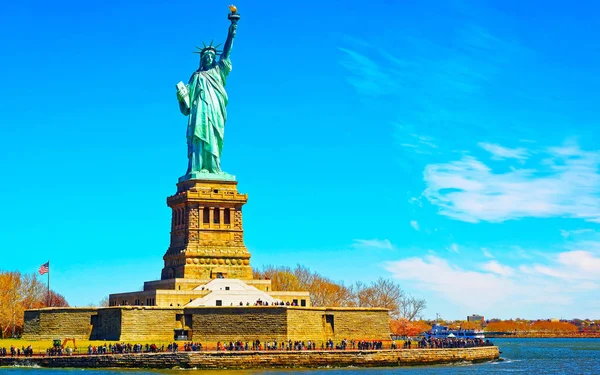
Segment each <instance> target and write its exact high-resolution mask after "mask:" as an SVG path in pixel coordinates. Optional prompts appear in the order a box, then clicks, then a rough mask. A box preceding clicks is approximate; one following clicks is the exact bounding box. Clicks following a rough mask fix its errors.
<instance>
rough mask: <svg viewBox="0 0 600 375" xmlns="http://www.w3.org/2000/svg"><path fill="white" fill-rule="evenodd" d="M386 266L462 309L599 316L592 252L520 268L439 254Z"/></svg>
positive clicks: (598, 260) (598, 271) (599, 272)
mask: <svg viewBox="0 0 600 375" xmlns="http://www.w3.org/2000/svg"><path fill="white" fill-rule="evenodd" d="M386 269H387V270H388V271H389V272H391V273H392V275H393V277H394V278H396V279H398V280H402V281H404V282H406V283H414V284H415V286H416V288H419V290H420V291H421V293H429V294H431V295H433V296H434V298H436V299H439V300H441V301H437V300H436V301H434V302H439V303H438V305H440V306H444V304H447V305H446V307H445V309H446V310H454V311H460V313H461V314H468V313H471V312H472V311H482V310H485V311H489V313H488V314H493V316H495V317H501V318H510V317H513V318H514V317H526V316H527V315H528V314H529V316H528V317H529V318H543V317H554V316H564V317H572V318H574V317H582V316H584V317H589V318H597V317H598V308H599V307H600V303H599V302H598V301H597V299H593V300H590V298H589V297H590V293H597V292H598V291H599V290H600V285H599V284H600V257H598V256H596V255H594V254H592V253H590V252H585V251H582V252H562V253H559V254H557V255H555V256H554V257H553V258H552V260H551V261H550V263H549V264H547V265H542V264H535V263H534V264H522V265H521V266H519V267H517V269H519V271H520V272H516V269H515V268H514V267H510V266H507V265H505V264H501V263H500V262H498V261H496V260H493V261H490V262H487V263H485V264H483V265H481V268H480V269H476V270H468V269H465V267H464V266H463V267H461V266H456V265H453V264H451V263H449V261H448V260H446V259H443V258H441V257H439V256H436V255H427V256H424V257H414V258H408V259H403V260H398V261H392V262H388V263H387V264H386ZM428 302H430V301H428Z"/></svg>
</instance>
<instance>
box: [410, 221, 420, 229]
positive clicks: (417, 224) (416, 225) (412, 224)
mask: <svg viewBox="0 0 600 375" xmlns="http://www.w3.org/2000/svg"><path fill="white" fill-rule="evenodd" d="M410 226H411V227H412V228H413V229H414V230H416V231H419V230H421V228H420V227H419V223H418V222H417V221H416V220H411V221H410Z"/></svg>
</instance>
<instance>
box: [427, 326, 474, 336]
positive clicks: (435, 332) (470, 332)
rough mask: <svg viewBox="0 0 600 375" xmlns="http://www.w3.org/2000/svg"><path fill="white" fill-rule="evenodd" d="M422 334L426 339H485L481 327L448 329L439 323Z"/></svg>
mask: <svg viewBox="0 0 600 375" xmlns="http://www.w3.org/2000/svg"><path fill="white" fill-rule="evenodd" d="M424 335H425V337H426V338H428V339H429V338H434V339H445V338H457V339H485V336H484V334H483V330H481V329H449V328H448V327H445V326H443V325H441V324H434V325H433V326H432V327H431V330H430V331H427V332H424Z"/></svg>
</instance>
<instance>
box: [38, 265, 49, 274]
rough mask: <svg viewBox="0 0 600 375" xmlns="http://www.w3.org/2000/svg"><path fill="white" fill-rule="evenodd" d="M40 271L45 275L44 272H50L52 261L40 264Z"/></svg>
mask: <svg viewBox="0 0 600 375" xmlns="http://www.w3.org/2000/svg"><path fill="white" fill-rule="evenodd" d="M38 272H39V273H40V275H44V274H46V273H48V272H50V262H46V263H44V264H42V265H41V266H40V269H39V270H38Z"/></svg>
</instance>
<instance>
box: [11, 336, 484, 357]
mask: <svg viewBox="0 0 600 375" xmlns="http://www.w3.org/2000/svg"><path fill="white" fill-rule="evenodd" d="M491 345H493V344H492V343H491V342H490V341H489V340H483V339H464V338H428V339H427V338H422V339H421V340H419V341H412V340H407V341H405V342H404V343H403V344H402V348H403V349H412V348H418V349H443V348H471V347H477V346H491ZM397 348H398V347H397V345H396V342H395V341H392V342H391V343H390V344H389V346H388V345H387V344H386V345H385V347H384V343H383V342H382V341H379V340H346V339H344V340H341V341H339V342H337V343H336V342H334V341H333V340H331V339H329V340H327V341H325V342H321V343H319V344H317V342H315V341H311V340H308V341H292V340H287V341H277V340H272V341H265V342H261V341H260V340H254V341H243V340H237V341H229V342H221V341H219V342H217V345H216V350H217V351H249V350H251V351H263V350H281V351H291V350H293V351H302V350H318V349H320V350H382V349H397ZM180 350H182V351H185V352H198V351H203V350H213V348H210V347H209V348H207V347H206V346H203V345H202V344H201V343H197V342H185V343H177V342H172V343H169V344H168V345H167V346H166V347H165V345H164V344H162V345H160V346H158V345H156V344H126V343H124V342H122V343H114V344H112V343H111V344H106V343H105V344H103V345H98V346H93V345H89V346H88V347H87V350H86V351H85V353H87V354H88V355H101V354H129V353H160V352H170V353H177V352H179V351H180ZM72 353H73V350H72V349H71V348H69V347H68V348H66V349H65V348H62V347H61V346H55V347H52V348H49V349H47V350H46V355H48V356H62V355H71V354H72ZM9 355H10V356H12V357H20V356H32V355H33V348H32V347H31V345H29V346H27V347H22V348H17V347H15V346H11V347H10V349H8V350H7V348H0V357H1V356H9Z"/></svg>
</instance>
